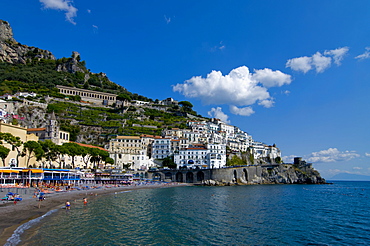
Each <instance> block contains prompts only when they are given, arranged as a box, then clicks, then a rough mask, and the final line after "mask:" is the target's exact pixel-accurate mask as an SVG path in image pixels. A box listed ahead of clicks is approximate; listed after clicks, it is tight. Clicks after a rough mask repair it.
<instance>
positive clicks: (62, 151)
mask: <svg viewBox="0 0 370 246" xmlns="http://www.w3.org/2000/svg"><path fill="white" fill-rule="evenodd" d="M54 153H55V156H56V162H57V163H58V164H59V168H65V156H66V155H68V149H67V147H66V146H64V145H56V146H55V149H54Z"/></svg>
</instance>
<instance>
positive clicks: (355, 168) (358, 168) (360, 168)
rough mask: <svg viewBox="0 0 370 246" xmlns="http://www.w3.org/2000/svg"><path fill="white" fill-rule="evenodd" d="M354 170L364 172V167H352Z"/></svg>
mask: <svg viewBox="0 0 370 246" xmlns="http://www.w3.org/2000/svg"><path fill="white" fill-rule="evenodd" d="M352 169H354V170H362V169H363V168H362V167H352Z"/></svg>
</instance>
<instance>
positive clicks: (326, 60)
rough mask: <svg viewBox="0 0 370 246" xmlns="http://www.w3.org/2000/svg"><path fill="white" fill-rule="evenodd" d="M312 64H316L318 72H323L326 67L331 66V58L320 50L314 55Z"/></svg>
mask: <svg viewBox="0 0 370 246" xmlns="http://www.w3.org/2000/svg"><path fill="white" fill-rule="evenodd" d="M312 65H314V66H315V68H316V72H317V73H322V72H324V71H325V69H327V68H328V67H330V65H331V58H330V57H326V56H323V55H322V54H321V53H320V52H316V54H314V55H313V56H312Z"/></svg>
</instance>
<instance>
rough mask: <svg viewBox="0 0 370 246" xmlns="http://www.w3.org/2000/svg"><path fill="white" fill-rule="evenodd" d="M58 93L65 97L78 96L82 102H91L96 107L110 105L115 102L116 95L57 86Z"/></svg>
mask: <svg viewBox="0 0 370 246" xmlns="http://www.w3.org/2000/svg"><path fill="white" fill-rule="evenodd" d="M57 88H58V89H59V93H61V94H64V95H66V96H77V95H78V96H80V97H81V100H82V101H87V102H91V103H94V104H97V105H112V104H113V103H115V102H116V100H117V95H116V94H111V93H105V92H100V91H92V90H86V89H80V88H76V87H68V86H62V85H57Z"/></svg>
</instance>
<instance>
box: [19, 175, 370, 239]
mask: <svg viewBox="0 0 370 246" xmlns="http://www.w3.org/2000/svg"><path fill="white" fill-rule="evenodd" d="M369 205H370V182H334V183H333V184H331V185H255V186H229V187H196V186H192V187H170V188H156V189H144V190H134V191H132V192H122V193H118V194H112V195H107V196H102V197H100V198H98V199H94V200H91V201H89V203H88V205H87V206H84V205H83V203H82V201H77V202H72V206H71V210H63V209H60V210H59V211H57V212H55V213H53V214H52V215H50V216H47V217H46V218H44V219H43V220H42V221H40V222H39V223H38V224H35V225H33V227H31V228H30V229H28V230H27V231H26V233H25V234H23V235H22V236H21V240H22V241H21V242H20V243H19V244H18V245H370V233H369V232H370V212H369V207H370V206H369Z"/></svg>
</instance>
